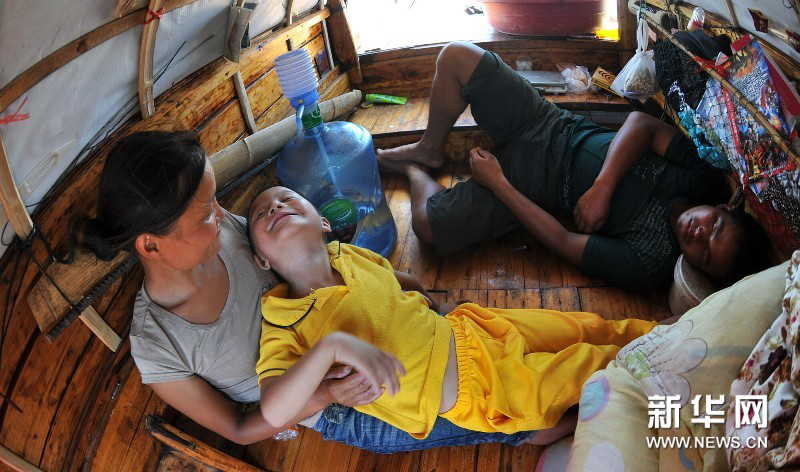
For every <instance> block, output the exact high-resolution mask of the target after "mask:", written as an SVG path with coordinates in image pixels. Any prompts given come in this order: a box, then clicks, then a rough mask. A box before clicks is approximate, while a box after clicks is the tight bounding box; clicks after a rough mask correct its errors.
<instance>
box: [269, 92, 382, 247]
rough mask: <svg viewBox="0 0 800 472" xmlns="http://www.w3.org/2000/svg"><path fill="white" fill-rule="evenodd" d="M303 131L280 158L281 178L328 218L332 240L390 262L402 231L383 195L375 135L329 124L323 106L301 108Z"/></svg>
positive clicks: (339, 123) (349, 125)
mask: <svg viewBox="0 0 800 472" xmlns="http://www.w3.org/2000/svg"><path fill="white" fill-rule="evenodd" d="M298 115H301V117H302V118H301V119H299V120H298V121H299V122H301V123H302V128H303V130H302V132H300V133H298V135H297V136H295V137H294V138H293V139H292V140H291V141H289V142H288V143H287V144H286V146H284V148H283V150H282V151H281V153H280V156H279V157H278V178H279V179H280V180H281V182H282V183H283V185H285V186H287V187H289V188H291V189H292V190H294V191H296V192H298V193H300V194H301V195H303V196H304V197H305V198H306V199H308V200H309V201H310V202H311V203H312V204H314V206H315V207H316V208H317V209H318V210H319V211H320V214H321V215H322V216H324V217H326V218H327V219H328V220H329V221H330V223H331V227H332V232H331V234H330V236H329V239H331V240H333V239H338V240H339V241H342V242H349V243H351V244H355V245H356V246H360V247H365V248H367V249H371V250H372V251H375V252H377V253H379V254H381V255H382V256H384V257H388V256H389V254H391V252H392V250H393V249H394V245H395V243H396V241H397V229H396V228H395V225H394V219H393V218H392V213H391V212H390V211H389V206H388V205H387V204H386V198H384V195H383V188H382V186H381V178H380V174H379V173H378V163H377V160H376V159H375V151H374V149H373V144H372V136H371V135H370V134H369V132H368V131H367V130H366V129H364V127H362V126H359V125H357V124H355V123H350V122H345V121H334V122H331V123H324V122H323V121H322V118H321V116H320V113H319V107H318V106H316V104H313V108H312V110H311V111H310V112H306V111H305V108H304V107H301V108H300V109H298Z"/></svg>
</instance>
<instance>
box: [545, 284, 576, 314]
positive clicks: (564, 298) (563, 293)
mask: <svg viewBox="0 0 800 472" xmlns="http://www.w3.org/2000/svg"><path fill="white" fill-rule="evenodd" d="M542 308H547V309H548V310H559V311H582V306H581V299H580V295H579V294H578V289H576V288H550V289H544V290H542Z"/></svg>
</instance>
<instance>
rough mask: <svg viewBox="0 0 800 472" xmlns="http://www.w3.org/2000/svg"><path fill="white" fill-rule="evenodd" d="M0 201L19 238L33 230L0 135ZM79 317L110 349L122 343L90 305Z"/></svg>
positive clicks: (24, 236) (114, 348)
mask: <svg viewBox="0 0 800 472" xmlns="http://www.w3.org/2000/svg"><path fill="white" fill-rule="evenodd" d="M0 203H2V204H3V209H4V211H5V213H6V217H7V218H8V221H9V222H11V227H12V228H14V232H15V233H16V234H17V236H19V238H20V239H22V240H25V239H27V238H28V237H29V236H30V235H31V233H32V232H33V220H31V217H30V215H29V214H28V210H27V209H26V208H25V204H24V203H23V202H22V197H20V195H19V190H18V189H17V185H16V184H15V183H14V176H13V174H11V167H10V166H9V164H8V157H7V156H6V148H5V145H4V144H3V137H2V136H0ZM80 319H81V321H83V322H84V324H86V326H87V327H88V328H89V329H90V330H92V332H93V333H94V334H96V335H97V337H98V338H100V340H101V341H102V342H103V344H105V345H106V346H108V348H109V349H111V350H112V351H116V350H117V348H118V347H119V345H120V344H121V343H122V340H121V339H120V337H119V336H118V335H117V333H115V332H114V330H113V329H111V327H110V326H108V324H107V323H106V322H105V321H104V320H103V318H102V317H101V316H100V315H99V314H98V313H97V311H95V309H94V308H92V307H91V306H90V307H88V308H87V309H86V310H84V311H83V312H82V313H81V315H80Z"/></svg>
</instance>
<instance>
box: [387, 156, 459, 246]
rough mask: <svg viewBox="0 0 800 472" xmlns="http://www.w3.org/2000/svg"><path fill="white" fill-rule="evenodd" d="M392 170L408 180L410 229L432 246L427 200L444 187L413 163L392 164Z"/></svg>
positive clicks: (398, 162) (399, 162)
mask: <svg viewBox="0 0 800 472" xmlns="http://www.w3.org/2000/svg"><path fill="white" fill-rule="evenodd" d="M384 167H385V166H384ZM392 169H393V171H395V172H398V173H401V174H404V175H405V176H406V178H408V186H409V188H410V190H411V228H412V229H413V230H414V233H416V234H417V237H418V238H419V239H421V240H422V241H423V242H425V243H427V244H433V232H432V231H431V225H430V223H429V222H428V209H427V207H428V199H429V198H431V196H433V195H434V194H435V193H438V192H440V191H442V190H444V186H442V185H441V184H440V183H439V182H437V181H435V180H433V178H432V177H431V176H430V175H429V174H428V172H426V171H425V169H424V168H423V167H422V166H421V165H419V164H417V163H415V162H411V161H396V162H392Z"/></svg>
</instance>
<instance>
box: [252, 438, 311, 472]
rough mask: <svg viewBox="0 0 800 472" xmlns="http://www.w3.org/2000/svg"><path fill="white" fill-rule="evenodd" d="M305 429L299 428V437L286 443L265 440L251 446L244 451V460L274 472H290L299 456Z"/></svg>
mask: <svg viewBox="0 0 800 472" xmlns="http://www.w3.org/2000/svg"><path fill="white" fill-rule="evenodd" d="M305 431H306V428H300V431H299V436H298V437H297V438H295V439H291V440H288V441H278V440H275V439H267V440H265V441H259V442H257V443H255V444H251V445H249V446H247V447H246V449H245V456H244V457H245V460H246V461H247V462H250V463H252V464H256V465H258V466H259V467H261V468H263V469H266V470H271V471H274V472H283V471H291V470H292V469H293V468H294V464H295V462H296V461H297V457H298V455H299V454H300V446H301V444H302V441H303V434H304V433H305Z"/></svg>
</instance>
